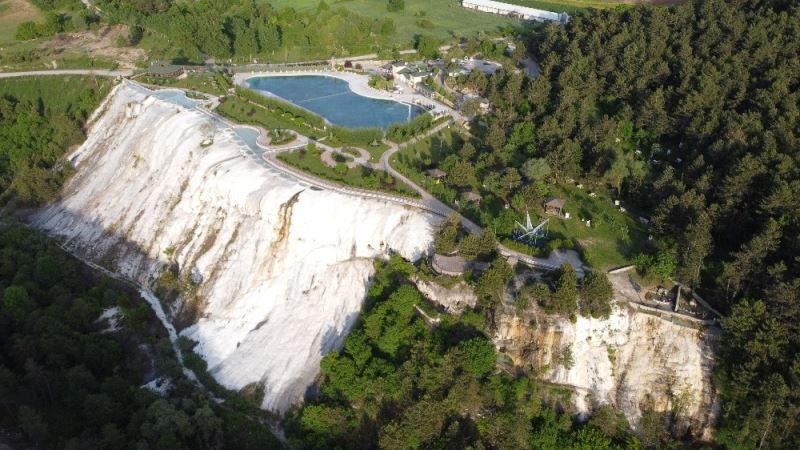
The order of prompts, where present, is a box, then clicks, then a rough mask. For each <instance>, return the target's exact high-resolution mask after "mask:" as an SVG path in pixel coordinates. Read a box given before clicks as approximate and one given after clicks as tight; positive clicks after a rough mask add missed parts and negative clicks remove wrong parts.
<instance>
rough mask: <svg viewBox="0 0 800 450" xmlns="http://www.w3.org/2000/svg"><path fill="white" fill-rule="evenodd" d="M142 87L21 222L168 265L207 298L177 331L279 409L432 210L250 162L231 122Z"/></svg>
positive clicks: (112, 113) (218, 371) (133, 259)
mask: <svg viewBox="0 0 800 450" xmlns="http://www.w3.org/2000/svg"><path fill="white" fill-rule="evenodd" d="M150 94H151V93H150V92H149V91H147V90H145V89H142V88H141V87H138V86H136V85H133V84H125V85H122V86H121V87H119V88H118V89H117V90H116V91H115V92H114V94H113V97H112V99H111V100H110V101H109V102H108V104H107V105H104V106H105V109H106V112H105V114H103V115H102V116H100V117H99V118H98V119H97V121H96V122H95V123H94V124H93V128H92V130H91V132H90V133H89V136H88V139H87V140H86V142H85V143H84V145H82V146H81V147H80V149H78V150H77V151H76V152H75V154H73V155H72V156H71V157H70V160H71V161H72V162H73V163H74V164H75V165H76V166H77V173H76V174H75V176H74V177H73V178H72V179H71V180H70V182H69V183H68V184H67V186H66V187H65V189H64V193H63V196H62V198H61V199H60V200H59V201H58V202H56V203H54V204H52V205H49V206H48V207H46V208H43V209H42V210H40V211H39V212H37V213H36V214H35V215H34V216H33V217H32V219H31V220H32V222H33V223H34V224H35V225H36V226H38V227H40V228H42V229H44V230H46V231H48V232H49V233H51V234H52V235H54V236H56V237H57V238H58V239H59V240H60V241H62V242H63V243H64V244H65V245H67V246H69V247H71V248H73V249H74V250H75V251H76V252H77V253H78V254H79V255H81V256H83V257H85V258H87V259H89V260H93V261H95V262H98V263H100V264H102V265H104V266H108V267H111V268H113V269H114V270H116V271H117V272H119V273H121V274H123V275H125V276H127V277H130V278H132V279H134V280H137V281H139V282H140V283H141V284H144V285H148V284H151V283H152V282H153V281H154V280H155V279H156V278H157V277H158V275H159V274H160V273H161V271H162V270H163V268H164V266H165V265H166V264H167V263H174V264H177V265H178V267H179V268H180V273H181V275H182V276H183V277H184V279H186V280H190V279H191V280H194V281H195V282H198V281H199V286H198V297H199V298H200V299H202V302H203V305H201V306H202V308H201V311H202V317H200V318H199V320H197V321H196V323H194V324H193V325H192V326H190V327H188V328H186V329H184V330H183V331H182V334H183V335H185V336H187V337H189V338H191V339H194V340H197V341H198V342H199V345H198V347H197V349H196V350H197V351H199V352H200V353H201V354H202V355H203V357H204V358H205V359H206V360H207V362H208V365H209V370H210V372H211V373H212V374H213V375H214V377H215V378H216V379H217V380H218V381H219V382H220V383H221V384H223V385H225V386H227V387H229V388H232V389H240V388H243V387H245V386H247V385H249V384H251V383H264V385H265V387H266V389H265V391H266V394H265V397H264V401H263V406H264V407H265V408H268V409H271V410H275V411H283V410H285V409H286V408H287V407H289V406H290V405H292V404H293V403H296V402H297V401H298V400H300V399H301V398H302V396H303V394H304V392H305V391H306V389H307V388H308V387H309V386H310V385H311V384H312V383H313V380H314V378H315V376H316V375H317V373H318V370H319V361H320V359H321V357H322V355H323V354H325V353H326V352H328V351H331V350H333V349H335V348H337V347H338V346H339V345H340V344H341V342H342V339H343V338H344V336H345V335H346V333H347V331H348V330H349V328H350V327H351V326H352V324H353V323H354V320H355V318H356V316H357V314H358V311H359V309H360V306H361V302H362V300H363V298H364V296H365V293H366V286H367V283H368V280H369V277H370V276H371V275H372V273H373V270H374V269H373V262H372V260H373V259H374V258H378V257H385V256H387V255H388V253H389V252H391V251H394V252H398V253H399V254H401V255H402V256H404V257H405V258H408V259H411V260H414V259H417V258H419V257H420V256H421V255H422V254H424V253H425V252H426V251H427V249H428V248H429V246H430V242H431V235H432V229H433V227H434V226H435V224H436V222H437V219H435V218H433V217H431V216H430V215H428V214H424V213H422V212H420V211H417V210H413V209H410V208H406V207H403V206H399V205H396V204H392V203H387V202H382V201H378V200H371V199H361V198H356V197H352V196H346V195H341V194H337V193H334V192H330V191H315V190H311V189H307V188H305V187H303V186H301V185H299V184H298V183H297V182H295V181H294V180H293V179H291V178H289V177H286V176H285V175H281V174H279V173H277V172H274V171H269V170H267V169H266V168H264V167H261V166H259V165H258V164H256V162H255V161H254V159H253V158H252V157H250V156H246V155H245V154H244V153H243V152H244V151H245V150H246V147H245V144H244V143H243V142H242V140H241V139H240V138H239V137H238V136H236V135H235V133H234V132H233V131H232V130H231V129H230V128H227V127H225V126H224V125H222V124H220V123H218V122H216V121H213V120H212V119H211V118H210V117H209V116H208V115H206V114H205V113H203V112H202V111H199V110H195V109H193V108H187V107H185V106H187V105H188V103H187V102H186V101H185V100H183V99H179V98H168V97H167V96H162V97H163V98H164V99H159V98H156V97H154V96H152V95H150ZM132 104H136V105H141V106H138V107H137V111H136V114H130V112H131V111H130V107H129V106H128V105H132ZM182 105H183V106H182ZM209 129H211V130H213V131H212V132H209V131H208V130H209ZM201 130H202V131H201ZM209 134H211V136H209ZM208 139H211V141H212V142H213V144H211V145H206V146H204V145H201V144H203V141H204V140H208ZM178 312H179V308H176V307H173V309H172V311H171V314H172V315H173V317H174V316H175V314H177V313H178Z"/></svg>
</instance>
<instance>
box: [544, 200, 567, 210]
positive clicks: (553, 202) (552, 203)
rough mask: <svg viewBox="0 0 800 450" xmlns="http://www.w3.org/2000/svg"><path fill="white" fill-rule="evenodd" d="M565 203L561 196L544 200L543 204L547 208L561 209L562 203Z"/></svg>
mask: <svg viewBox="0 0 800 450" xmlns="http://www.w3.org/2000/svg"><path fill="white" fill-rule="evenodd" d="M566 203H567V201H566V200H565V199H563V198H551V199H550V200H548V201H547V202H545V204H544V206H546V207H548V208H558V209H563V208H564V205H565V204H566Z"/></svg>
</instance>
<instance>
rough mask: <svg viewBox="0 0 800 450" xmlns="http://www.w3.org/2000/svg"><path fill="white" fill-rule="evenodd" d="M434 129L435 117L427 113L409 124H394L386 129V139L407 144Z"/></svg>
mask: <svg viewBox="0 0 800 450" xmlns="http://www.w3.org/2000/svg"><path fill="white" fill-rule="evenodd" d="M432 127H433V116H432V115H430V114H429V113H427V112H425V113H422V114H420V115H418V116H417V117H414V118H413V119H411V120H410V121H409V122H407V123H393V124H391V125H389V128H387V129H386V138H387V139H389V140H391V141H394V142H405V141H407V140H409V139H411V138H412V137H414V136H416V135H418V134H420V133H422V132H423V131H426V130H428V129H430V128H432Z"/></svg>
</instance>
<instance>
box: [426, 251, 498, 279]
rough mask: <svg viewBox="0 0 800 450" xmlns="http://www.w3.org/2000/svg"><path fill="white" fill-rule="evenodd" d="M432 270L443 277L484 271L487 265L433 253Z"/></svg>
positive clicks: (456, 256) (459, 257)
mask: <svg viewBox="0 0 800 450" xmlns="http://www.w3.org/2000/svg"><path fill="white" fill-rule="evenodd" d="M431 265H432V266H433V269H434V270H436V271H437V272H439V273H443V274H445V275H460V274H463V273H464V272H466V271H468V270H477V271H481V270H486V269H488V268H489V267H490V264H489V263H486V262H480V261H467V260H466V259H464V258H463V257H462V256H458V255H455V256H445V255H440V254H438V253H435V254H434V255H433V261H432V264H431Z"/></svg>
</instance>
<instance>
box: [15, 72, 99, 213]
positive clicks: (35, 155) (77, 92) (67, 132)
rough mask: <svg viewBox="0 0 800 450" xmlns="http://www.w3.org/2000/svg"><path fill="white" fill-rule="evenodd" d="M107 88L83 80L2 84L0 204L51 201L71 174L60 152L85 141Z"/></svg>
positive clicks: (40, 79)
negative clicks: (86, 126)
mask: <svg viewBox="0 0 800 450" xmlns="http://www.w3.org/2000/svg"><path fill="white" fill-rule="evenodd" d="M110 86H111V85H110V82H109V81H108V80H104V79H93V78H87V77H38V78H37V77H33V78H19V79H8V80H0V192H1V193H0V203H7V202H9V201H10V200H14V201H16V202H18V203H20V204H22V205H38V204H41V203H44V202H46V201H48V200H50V199H52V198H53V197H54V196H55V194H56V193H57V192H58V190H59V188H60V187H61V183H62V182H63V180H64V179H65V177H66V176H67V175H68V174H69V167H67V166H65V165H64V164H61V163H60V162H61V160H62V157H63V155H64V152H65V151H66V150H67V149H68V148H69V147H70V146H73V145H76V144H79V143H81V142H82V141H83V140H84V139H85V135H84V134H83V126H84V124H85V122H86V119H87V118H88V117H89V115H90V114H91V113H92V111H94V109H95V108H96V107H97V105H98V103H99V102H100V101H101V100H102V99H103V97H104V96H105V95H106V93H107V92H108V90H109V88H110Z"/></svg>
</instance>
